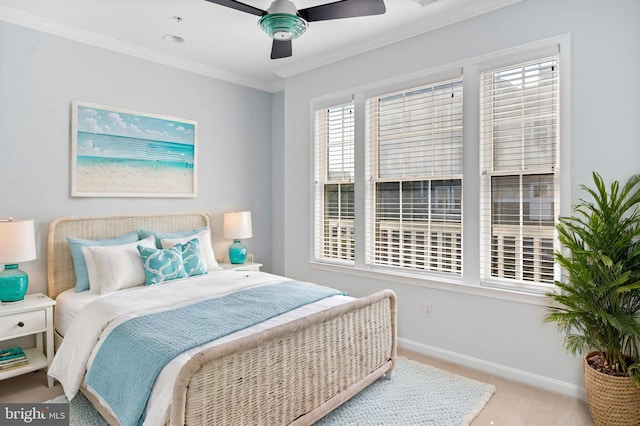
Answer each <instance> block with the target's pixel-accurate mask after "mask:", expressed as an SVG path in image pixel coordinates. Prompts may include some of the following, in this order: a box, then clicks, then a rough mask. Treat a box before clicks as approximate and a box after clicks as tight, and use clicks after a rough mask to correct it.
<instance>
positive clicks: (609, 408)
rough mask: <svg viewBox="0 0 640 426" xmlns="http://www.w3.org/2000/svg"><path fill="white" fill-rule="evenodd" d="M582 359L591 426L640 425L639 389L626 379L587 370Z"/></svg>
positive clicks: (587, 367)
mask: <svg viewBox="0 0 640 426" xmlns="http://www.w3.org/2000/svg"><path fill="white" fill-rule="evenodd" d="M597 353H598V352H589V353H588V354H587V355H586V356H585V357H584V381H585V388H586V391H587V398H588V399H589V411H590V412H591V417H592V418H593V424H594V426H640V388H638V387H637V386H636V385H635V384H634V383H633V382H632V381H631V378H629V377H616V376H610V375H608V374H604V373H601V372H599V371H597V370H594V369H593V368H591V366H590V365H589V363H588V362H587V360H588V359H589V358H590V357H591V356H592V355H595V354H597Z"/></svg>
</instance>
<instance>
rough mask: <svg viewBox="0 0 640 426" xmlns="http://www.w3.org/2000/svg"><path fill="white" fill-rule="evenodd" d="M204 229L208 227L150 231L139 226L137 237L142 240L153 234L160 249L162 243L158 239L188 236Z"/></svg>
mask: <svg viewBox="0 0 640 426" xmlns="http://www.w3.org/2000/svg"><path fill="white" fill-rule="evenodd" d="M205 229H208V228H207V227H206V226H203V227H201V228H195V229H189V230H188V231H178V232H157V231H150V230H148V229H144V228H140V229H138V239H140V240H144V239H145V238H147V237H151V236H153V237H155V239H156V248H159V249H160V248H162V244H161V243H160V240H170V239H174V238H184V237H190V236H191V235H196V234H197V233H198V232H200V231H204V230H205Z"/></svg>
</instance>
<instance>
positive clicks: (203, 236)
mask: <svg viewBox="0 0 640 426" xmlns="http://www.w3.org/2000/svg"><path fill="white" fill-rule="evenodd" d="M193 238H197V239H198V240H199V241H200V254H201V255H202V259H203V260H204V266H205V268H207V271H211V270H213V269H220V266H218V262H217V261H216V256H215V254H214V253H213V247H212V246H211V232H210V231H209V230H208V229H205V230H204V231H200V232H198V233H197V234H195V235H191V236H188V237H182V238H163V239H161V240H160V244H161V245H162V248H169V247H173V246H175V245H176V244H184V243H186V242H189V241H190V240H192V239H193Z"/></svg>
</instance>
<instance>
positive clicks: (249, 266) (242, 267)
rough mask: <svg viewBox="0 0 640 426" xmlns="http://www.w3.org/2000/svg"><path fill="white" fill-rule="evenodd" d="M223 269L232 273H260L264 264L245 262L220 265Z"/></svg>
mask: <svg viewBox="0 0 640 426" xmlns="http://www.w3.org/2000/svg"><path fill="white" fill-rule="evenodd" d="M218 266H220V267H221V268H222V269H229V270H231V271H259V270H260V267H262V263H256V262H244V263H218Z"/></svg>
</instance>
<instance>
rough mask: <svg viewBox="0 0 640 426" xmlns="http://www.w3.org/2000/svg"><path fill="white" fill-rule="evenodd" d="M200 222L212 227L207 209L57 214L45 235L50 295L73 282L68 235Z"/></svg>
mask: <svg viewBox="0 0 640 426" xmlns="http://www.w3.org/2000/svg"><path fill="white" fill-rule="evenodd" d="M202 226H207V227H211V217H210V216H209V214H208V213H203V212H191V213H165V214H156V215H125V216H106V217H70V216H69V217H60V218H57V219H55V220H53V221H52V222H51V223H50V224H49V235H48V236H47V289H48V292H49V297H51V298H53V299H55V298H56V297H57V296H58V294H60V293H62V292H63V291H65V290H66V289H68V288H71V287H74V286H75V284H76V274H75V272H74V269H73V260H72V258H71V251H70V250H69V244H68V243H67V240H66V238H67V237H73V238H83V239H88V240H101V239H104V238H114V237H118V236H120V235H122V234H124V233H127V232H130V231H135V230H136V229H138V228H145V229H149V230H153V231H160V232H176V231H184V230H187V229H193V228H198V227H202Z"/></svg>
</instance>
